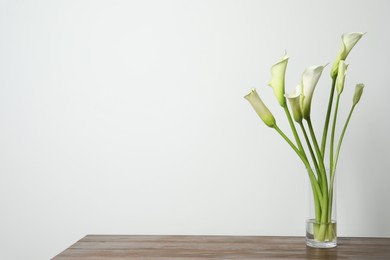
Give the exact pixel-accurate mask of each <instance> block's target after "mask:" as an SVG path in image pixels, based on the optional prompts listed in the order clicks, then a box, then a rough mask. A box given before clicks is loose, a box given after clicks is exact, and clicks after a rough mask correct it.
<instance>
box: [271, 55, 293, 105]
mask: <svg viewBox="0 0 390 260" xmlns="http://www.w3.org/2000/svg"><path fill="white" fill-rule="evenodd" d="M287 62H288V56H287V55H285V56H283V57H282V59H281V60H280V61H279V62H278V63H276V64H275V65H273V66H272V68H271V81H270V82H269V83H268V85H269V86H270V87H272V88H273V90H274V94H275V97H276V99H277V100H278V102H279V104H280V105H281V106H284V105H285V104H286V98H285V97H284V78H285V73H286V67H287Z"/></svg>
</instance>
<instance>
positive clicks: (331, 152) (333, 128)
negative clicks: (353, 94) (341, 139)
mask: <svg viewBox="0 0 390 260" xmlns="http://www.w3.org/2000/svg"><path fill="white" fill-rule="evenodd" d="M339 102H340V95H337V99H336V107H335V110H334V116H333V125H332V133H331V136H330V150H329V161H330V171H331V173H332V171H333V156H334V155H333V150H334V134H335V131H336V121H337V112H338V110H339Z"/></svg>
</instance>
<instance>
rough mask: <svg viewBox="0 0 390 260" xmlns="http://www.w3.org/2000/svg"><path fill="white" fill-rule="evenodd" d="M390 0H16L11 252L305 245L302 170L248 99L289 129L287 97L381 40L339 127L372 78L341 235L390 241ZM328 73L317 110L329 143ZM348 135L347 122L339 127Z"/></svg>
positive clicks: (6, 80) (7, 231) (9, 44)
mask: <svg viewBox="0 0 390 260" xmlns="http://www.w3.org/2000/svg"><path fill="white" fill-rule="evenodd" d="M389 10H390V4H389V2H386V1H274V0H273V1H222V0H221V1H1V2H0V259H7V260H12V259H30V260H34V259H49V258H51V257H53V256H55V255H56V254H58V253H60V252H61V251H62V250H64V249H65V248H66V247H68V246H69V245H71V244H72V243H74V242H75V241H77V240H78V239H80V238H82V237H83V236H85V235H86V234H193V235H196V234H206V235H299V236H303V235H304V219H305V214H306V212H305V199H304V197H305V195H304V182H305V181H304V179H305V175H306V172H305V168H304V166H303V165H302V163H301V162H300V161H299V159H298V157H297V156H296V155H295V154H294V152H293V151H292V150H291V149H290V148H289V147H288V146H287V144H286V143H285V142H284V141H283V140H282V139H281V138H280V136H278V135H277V133H276V132H275V131H273V130H272V129H270V128H268V127H266V126H265V125H264V124H263V123H262V122H261V120H260V119H259V118H258V117H257V115H256V114H255V112H254V111H253V109H252V108H251V107H250V105H249V104H248V103H247V101H245V100H244V99H243V96H244V95H245V94H247V92H248V91H249V90H250V89H251V88H253V87H256V88H257V89H258V92H259V93H260V95H261V96H262V98H263V100H264V101H265V102H266V103H267V105H268V107H269V108H270V109H271V110H272V111H273V113H274V115H275V117H276V119H277V122H278V124H279V126H280V127H281V128H283V129H284V130H285V131H286V133H288V134H289V135H290V136H291V134H290V132H289V131H288V130H289V129H288V126H287V124H286V120H285V117H284V114H283V111H282V109H281V108H280V107H279V105H278V103H277V101H276V100H275V98H274V96H273V93H272V89H271V88H270V87H268V86H267V83H268V82H269V80H270V67H271V66H272V64H274V63H276V62H277V61H278V60H279V58H280V57H281V56H282V55H283V54H284V52H285V51H287V53H288V55H289V56H290V60H289V64H288V68H287V74H286V90H287V91H288V92H290V91H292V90H293V89H294V88H295V85H296V84H298V83H299V81H300V77H301V73H302V72H303V70H304V69H305V68H306V67H308V66H310V65H318V64H326V63H332V62H333V59H334V57H335V55H336V53H337V51H338V49H339V47H340V44H341V34H342V33H344V32H349V31H366V32H368V33H367V34H366V35H365V36H364V37H363V38H362V40H361V41H360V42H359V43H358V44H357V46H356V47H355V48H354V49H353V50H352V52H351V53H350V56H349V57H348V63H350V66H349V71H348V75H347V79H346V87H345V92H344V94H343V98H342V103H341V108H340V113H339V118H340V121H339V126H341V125H342V124H343V122H344V120H345V117H346V114H347V113H348V110H349V108H350V105H351V99H352V95H353V91H354V85H355V84H356V83H358V82H363V83H365V84H366V88H365V90H364V95H363V97H362V99H361V102H360V103H359V104H358V106H357V107H356V110H355V114H354V115H353V117H352V120H351V123H350V127H349V129H348V132H347V134H346V137H345V140H344V143H343V148H342V152H341V155H340V162H339V167H338V176H339V177H338V184H339V185H338V224H339V225H338V230H339V235H340V236H380V237H383V236H384V237H386V236H387V237H388V236H390V224H389V219H390V203H389V197H390V196H389V190H388V186H389V182H390V174H389V162H390V151H389V147H390V138H389V131H390V124H389V123H390V122H389V120H390V118H389V112H388V111H389V96H390V85H389V84H390V83H389V82H390V72H389V71H390V65H389V58H390V50H389V46H390V30H388V29H386V26H388V25H389V24H390V16H389V15H388V12H389ZM330 67H331V65H328V67H327V68H326V70H325V71H324V74H323V77H322V78H321V80H320V82H319V84H318V86H317V89H316V92H315V95H314V98H313V107H312V113H313V115H312V118H313V122H314V125H315V128H316V131H317V135H318V136H319V137H320V135H321V131H322V126H323V122H324V115H325V109H326V106H327V100H328V91H329V88H330V77H329V71H330ZM337 133H340V128H338V132H337Z"/></svg>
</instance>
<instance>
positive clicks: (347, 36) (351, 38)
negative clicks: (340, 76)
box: [331, 32, 366, 78]
mask: <svg viewBox="0 0 390 260" xmlns="http://www.w3.org/2000/svg"><path fill="white" fill-rule="evenodd" d="M364 34H366V33H361V32H352V33H344V34H343V36H342V37H341V38H342V44H341V48H340V50H339V52H338V53H337V56H336V59H335V61H334V63H333V66H332V71H331V76H332V78H334V77H336V75H337V72H338V67H339V62H340V61H341V60H345V59H346V58H347V56H348V54H349V52H350V51H351V50H352V48H353V47H354V46H355V45H356V43H357V42H358V41H359V40H360V39H361V38H362V37H363V35H364Z"/></svg>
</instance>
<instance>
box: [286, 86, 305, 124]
mask: <svg viewBox="0 0 390 260" xmlns="http://www.w3.org/2000/svg"><path fill="white" fill-rule="evenodd" d="M301 92H302V87H301V85H298V86H297V87H296V88H295V92H293V93H290V94H286V95H285V96H286V98H287V99H288V101H289V102H290V106H291V109H292V112H293V117H294V120H295V121H296V122H298V123H300V122H302V109H301V101H300V100H301Z"/></svg>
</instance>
